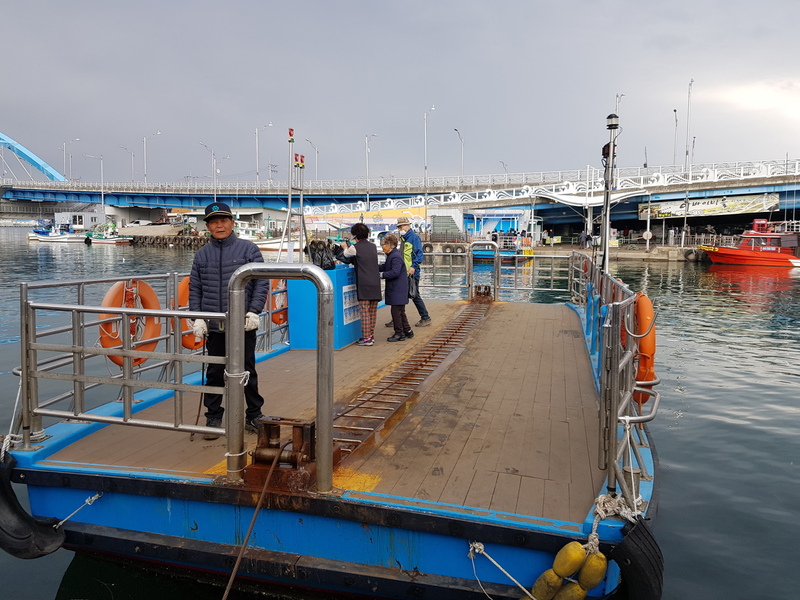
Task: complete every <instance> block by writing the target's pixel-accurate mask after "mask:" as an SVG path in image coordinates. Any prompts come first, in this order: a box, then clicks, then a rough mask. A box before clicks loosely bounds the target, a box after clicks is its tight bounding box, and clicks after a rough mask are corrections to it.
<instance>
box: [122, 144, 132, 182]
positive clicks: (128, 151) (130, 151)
mask: <svg viewBox="0 0 800 600" xmlns="http://www.w3.org/2000/svg"><path fill="white" fill-rule="evenodd" d="M119 147H120V148H122V149H123V150H125V152H127V153H129V154H130V155H131V181H133V150H128V149H127V148H126V147H125V146H123V145H122V144H120V145H119Z"/></svg>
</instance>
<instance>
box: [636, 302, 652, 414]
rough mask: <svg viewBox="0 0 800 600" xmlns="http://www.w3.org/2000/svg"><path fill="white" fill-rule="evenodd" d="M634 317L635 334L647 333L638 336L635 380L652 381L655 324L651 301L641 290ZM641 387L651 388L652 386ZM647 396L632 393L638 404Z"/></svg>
mask: <svg viewBox="0 0 800 600" xmlns="http://www.w3.org/2000/svg"><path fill="white" fill-rule="evenodd" d="M634 318H635V321H636V331H635V333H636V335H642V334H643V333H645V332H647V335H645V336H644V337H641V338H639V352H638V355H637V357H638V359H639V366H638V367H637V369H636V381H654V380H655V379H656V378H657V377H656V370H655V363H656V326H655V324H654V323H653V320H654V319H655V312H654V311H653V302H652V301H651V300H650V298H648V297H647V295H646V294H644V293H642V292H637V293H636V301H635V304H634ZM643 387H645V388H647V389H651V388H652V387H653V386H649V385H648V386H643ZM649 398H650V396H649V395H647V394H643V393H641V392H635V393H634V394H633V399H634V400H635V401H636V402H638V403H639V406H641V405H642V404H644V403H645V402H647V400H648V399H649Z"/></svg>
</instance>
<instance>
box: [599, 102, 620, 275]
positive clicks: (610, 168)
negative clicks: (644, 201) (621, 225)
mask: <svg viewBox="0 0 800 600" xmlns="http://www.w3.org/2000/svg"><path fill="white" fill-rule="evenodd" d="M606 128H607V129H608V130H609V141H608V146H607V148H608V154H607V155H606V156H604V158H605V161H606V165H605V167H606V169H605V190H604V194H603V231H602V234H601V235H602V241H603V246H602V249H603V264H602V265H601V268H602V270H603V272H604V273H606V274H608V262H609V261H608V251H609V237H610V236H611V189H612V188H613V186H614V159H615V158H616V148H615V147H614V142H615V140H616V130H617V129H618V128H619V117H618V116H617V115H615V114H613V113H612V114H610V115H608V117H606Z"/></svg>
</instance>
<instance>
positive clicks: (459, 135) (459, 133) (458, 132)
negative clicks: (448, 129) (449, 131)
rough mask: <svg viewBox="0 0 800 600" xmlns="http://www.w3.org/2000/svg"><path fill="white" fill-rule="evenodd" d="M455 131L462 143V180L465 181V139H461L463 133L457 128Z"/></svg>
mask: <svg viewBox="0 0 800 600" xmlns="http://www.w3.org/2000/svg"><path fill="white" fill-rule="evenodd" d="M453 131H455V132H456V133H457V134H458V140H459V141H460V142H461V179H464V138H462V137H461V132H460V131H459V130H458V129H456V128H455V127H454V128H453Z"/></svg>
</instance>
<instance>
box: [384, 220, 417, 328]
mask: <svg viewBox="0 0 800 600" xmlns="http://www.w3.org/2000/svg"><path fill="white" fill-rule="evenodd" d="M397 244H398V240H397V236H396V235H394V234H391V233H389V234H387V235H385V236H384V238H383V241H382V242H381V247H382V248H383V252H384V253H385V254H386V262H384V263H383V264H381V265H378V268H379V269H380V271H381V279H385V280H386V304H387V305H389V306H391V307H392V324H393V326H394V335H393V336H391V337H390V338H387V340H386V341H388V342H402V341H405V340H406V339H407V338H410V337H413V336H414V331H413V330H412V329H411V326H410V325H409V324H408V317H406V304H408V271H406V263H405V261H404V260H403V257H402V256H401V255H400V251H399V250H398V249H397Z"/></svg>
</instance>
